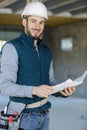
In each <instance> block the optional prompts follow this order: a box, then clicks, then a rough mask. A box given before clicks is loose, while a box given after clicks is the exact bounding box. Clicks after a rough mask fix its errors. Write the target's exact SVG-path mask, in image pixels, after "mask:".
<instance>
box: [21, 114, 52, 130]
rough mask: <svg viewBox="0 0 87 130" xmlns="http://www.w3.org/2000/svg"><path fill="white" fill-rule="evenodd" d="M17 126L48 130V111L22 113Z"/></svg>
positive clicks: (27, 128) (29, 129)
mask: <svg viewBox="0 0 87 130" xmlns="http://www.w3.org/2000/svg"><path fill="white" fill-rule="evenodd" d="M19 128H23V129H24V130H49V112H48V113H45V112H41V113H36V112H30V113H25V112H24V113H22V116H21V119H20V124H19Z"/></svg>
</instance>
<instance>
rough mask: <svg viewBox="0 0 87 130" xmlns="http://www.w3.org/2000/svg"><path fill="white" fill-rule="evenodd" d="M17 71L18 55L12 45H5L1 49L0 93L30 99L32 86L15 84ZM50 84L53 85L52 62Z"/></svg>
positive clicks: (51, 65)
mask: <svg viewBox="0 0 87 130" xmlns="http://www.w3.org/2000/svg"><path fill="white" fill-rule="evenodd" d="M17 71H18V55H17V52H16V49H15V47H14V46H13V45H12V44H6V45H5V47H4V48H3V54H2V59H1V78H0V91H1V93H3V94H6V95H8V96H15V97H30V98H33V97H32V88H33V86H30V87H29V86H27V85H19V84H16V81H17ZM49 79H50V83H51V84H54V83H55V78H54V72H53V61H51V64H50V68H49Z"/></svg>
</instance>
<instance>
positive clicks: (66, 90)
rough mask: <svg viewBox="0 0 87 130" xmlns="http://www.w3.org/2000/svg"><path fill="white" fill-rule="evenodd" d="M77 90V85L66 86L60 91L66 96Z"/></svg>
mask: <svg viewBox="0 0 87 130" xmlns="http://www.w3.org/2000/svg"><path fill="white" fill-rule="evenodd" d="M74 92H75V87H69V88H65V89H64V90H61V91H60V93H62V94H63V95H64V96H70V95H72V94H73V93H74Z"/></svg>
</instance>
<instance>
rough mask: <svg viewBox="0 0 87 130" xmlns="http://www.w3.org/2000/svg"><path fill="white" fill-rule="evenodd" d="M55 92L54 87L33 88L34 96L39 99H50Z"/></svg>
mask: <svg viewBox="0 0 87 130" xmlns="http://www.w3.org/2000/svg"><path fill="white" fill-rule="evenodd" d="M52 91H53V86H48V85H41V86H37V87H33V90H32V95H36V96H38V97H48V96H49V95H50V94H51V92H52Z"/></svg>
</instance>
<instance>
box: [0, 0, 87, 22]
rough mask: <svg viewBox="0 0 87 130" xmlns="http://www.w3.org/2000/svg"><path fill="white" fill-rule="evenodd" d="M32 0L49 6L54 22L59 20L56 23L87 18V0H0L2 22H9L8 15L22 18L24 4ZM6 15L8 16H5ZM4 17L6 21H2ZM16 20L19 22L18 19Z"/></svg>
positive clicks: (0, 18)
mask: <svg viewBox="0 0 87 130" xmlns="http://www.w3.org/2000/svg"><path fill="white" fill-rule="evenodd" d="M30 1H41V2H43V3H44V4H45V5H46V6H47V8H48V15H49V16H50V18H51V20H53V21H54V23H55V22H56V21H55V20H57V22H56V24H57V23H59V24H61V23H64V21H65V23H66V18H68V21H72V22H75V21H78V20H86V19H87V0H0V21H1V23H0V24H2V23H5V22H6V21H8V22H9V20H10V19H7V20H6V18H7V17H8V16H9V18H13V17H14V16H15V17H17V18H19V19H20V15H19V14H21V12H22V10H23V9H24V6H25V5H26V4H27V3H28V2H30ZM8 14H9V15H8ZM12 15H13V17H12ZM4 16H7V17H5V18H4ZM77 18H79V19H77ZM2 19H3V20H4V21H2ZM59 21H60V22H59ZM11 22H12V21H11ZM11 22H10V23H11ZM15 22H17V20H16V21H15ZM49 24H50V22H49Z"/></svg>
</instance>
